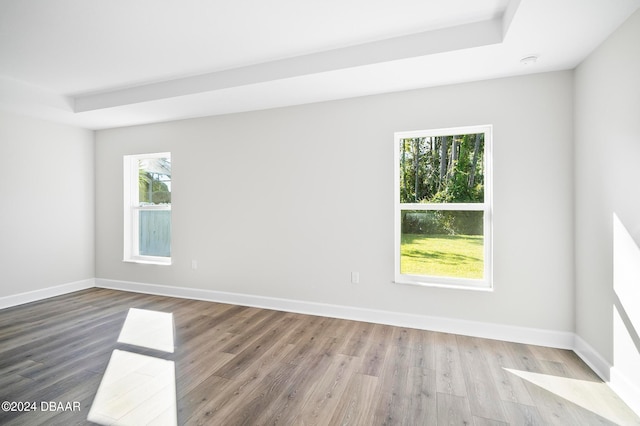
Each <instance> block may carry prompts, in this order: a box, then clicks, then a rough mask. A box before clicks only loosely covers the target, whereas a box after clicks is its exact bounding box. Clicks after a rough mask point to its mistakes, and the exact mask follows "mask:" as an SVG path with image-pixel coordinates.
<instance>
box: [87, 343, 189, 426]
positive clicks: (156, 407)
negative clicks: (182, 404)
mask: <svg viewBox="0 0 640 426" xmlns="http://www.w3.org/2000/svg"><path fill="white" fill-rule="evenodd" d="M87 420H89V421H91V422H94V423H99V424H102V425H119V426H124V425H147V424H149V425H176V424H177V411H176V387H175V366H174V363H173V361H167V360H164V359H160V358H155V357H150V356H146V355H139V354H135V353H131V352H126V351H120V350H115V351H113V353H112V355H111V359H110V360H109V365H108V366H107V370H106V371H105V373H104V376H103V377H102V382H101V383H100V387H99V388H98V392H97V394H96V397H95V399H94V400H93V404H92V405H91V410H90V411H89V416H88V417H87Z"/></svg>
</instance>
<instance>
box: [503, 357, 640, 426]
mask: <svg viewBox="0 0 640 426" xmlns="http://www.w3.org/2000/svg"><path fill="white" fill-rule="evenodd" d="M504 369H505V370H506V371H508V372H510V373H512V374H515V375H516V376H518V377H520V378H522V379H524V380H526V381H528V382H530V383H533V384H534V385H536V386H539V387H541V388H543V389H546V390H547V391H549V392H551V393H553V394H555V395H558V396H560V397H562V398H564V399H566V400H568V401H570V402H572V403H574V404H576V405H579V406H580V407H582V408H584V409H585V410H589V411H591V412H592V413H595V414H597V415H599V416H601V417H604V418H605V419H607V420H609V421H611V422H614V423H616V424H628V421H629V419H635V416H634V414H633V412H632V411H631V409H630V408H629V407H627V406H626V405H625V404H624V403H623V402H622V401H620V399H619V398H618V397H617V396H616V394H615V393H614V392H613V391H612V390H611V388H609V386H607V384H606V383H603V382H591V381H587V380H578V379H571V378H568V377H559V376H553V375H550V374H541V373H533V372H530V371H521V370H514V369H511V368H504Z"/></svg>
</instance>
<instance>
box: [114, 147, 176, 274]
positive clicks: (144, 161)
mask: <svg viewBox="0 0 640 426" xmlns="http://www.w3.org/2000/svg"><path fill="white" fill-rule="evenodd" d="M124 261H125V262H138V263H154V264H162V265H170V264H171V153H168V152H163V153H157V154H142V155H125V157H124Z"/></svg>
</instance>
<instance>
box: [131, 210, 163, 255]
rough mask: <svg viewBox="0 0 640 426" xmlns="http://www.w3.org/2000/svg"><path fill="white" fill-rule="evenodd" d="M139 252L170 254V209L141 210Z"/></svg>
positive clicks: (145, 253)
mask: <svg viewBox="0 0 640 426" xmlns="http://www.w3.org/2000/svg"><path fill="white" fill-rule="evenodd" d="M139 217H140V227H139V244H140V245H139V248H140V249H139V253H140V255H142V256H162V257H170V256H171V211H170V210H141V211H140V216H139Z"/></svg>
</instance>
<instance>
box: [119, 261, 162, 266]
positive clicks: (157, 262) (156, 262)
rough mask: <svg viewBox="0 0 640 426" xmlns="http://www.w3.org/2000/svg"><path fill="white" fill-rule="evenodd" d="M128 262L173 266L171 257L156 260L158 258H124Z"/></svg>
mask: <svg viewBox="0 0 640 426" xmlns="http://www.w3.org/2000/svg"><path fill="white" fill-rule="evenodd" d="M122 261H123V262H126V263H140V264H143V265H160V266H171V259H168V260H156V259H122Z"/></svg>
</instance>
